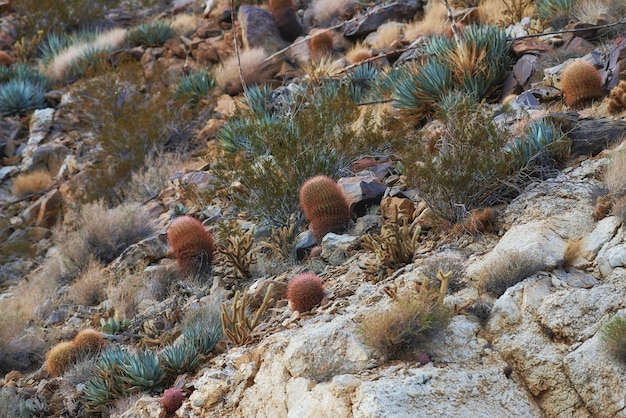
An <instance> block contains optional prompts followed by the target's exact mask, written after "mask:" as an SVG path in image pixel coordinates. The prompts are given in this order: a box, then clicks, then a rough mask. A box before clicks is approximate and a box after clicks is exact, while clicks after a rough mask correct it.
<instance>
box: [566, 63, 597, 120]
mask: <svg viewBox="0 0 626 418" xmlns="http://www.w3.org/2000/svg"><path fill="white" fill-rule="evenodd" d="M561 90H562V91H563V98H564V99H565V104H566V105H567V106H568V107H571V108H573V109H580V108H583V107H585V106H586V105H587V104H589V103H590V102H591V101H592V100H594V99H599V98H601V97H604V89H603V88H602V76H601V75H600V71H598V69H597V68H596V67H594V65H593V64H592V63H590V62H588V61H584V60H577V61H574V62H572V63H571V64H569V65H568V66H567V67H565V69H564V70H563V73H562V74H561Z"/></svg>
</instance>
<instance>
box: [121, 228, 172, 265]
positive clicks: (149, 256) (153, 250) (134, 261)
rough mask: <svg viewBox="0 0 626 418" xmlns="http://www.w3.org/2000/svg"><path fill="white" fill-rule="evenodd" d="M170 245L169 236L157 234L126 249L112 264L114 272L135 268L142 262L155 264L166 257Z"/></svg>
mask: <svg viewBox="0 0 626 418" xmlns="http://www.w3.org/2000/svg"><path fill="white" fill-rule="evenodd" d="M168 249H169V244H168V243H167V234H164V233H163V234H155V235H152V236H150V237H148V238H146V239H143V240H141V241H139V242H138V243H136V244H133V245H131V246H129V247H128V248H126V249H125V250H124V252H123V253H122V254H121V255H120V256H119V257H118V258H116V259H115V260H113V261H112V262H111V264H110V268H112V269H114V270H118V269H127V268H130V267H134V266H136V265H138V264H139V263H141V262H142V261H147V262H153V261H157V260H160V259H162V258H164V257H165V255H166V253H167V250H168Z"/></svg>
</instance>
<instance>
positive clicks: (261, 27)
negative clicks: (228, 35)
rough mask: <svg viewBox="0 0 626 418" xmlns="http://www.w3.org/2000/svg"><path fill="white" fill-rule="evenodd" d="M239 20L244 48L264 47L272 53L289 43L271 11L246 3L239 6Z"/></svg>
mask: <svg viewBox="0 0 626 418" xmlns="http://www.w3.org/2000/svg"><path fill="white" fill-rule="evenodd" d="M237 20H238V21H239V24H240V25H241V29H242V32H243V33H242V39H243V46H244V49H252V48H263V49H264V50H265V52H267V53H269V54H272V53H274V52H276V51H278V50H279V49H282V48H284V47H285V46H286V45H287V43H286V42H285V41H284V40H283V39H282V38H281V36H280V32H279V31H278V27H277V26H276V22H275V21H274V18H273V17H272V14H271V13H270V12H269V11H267V10H265V9H261V8H260V7H255V6H249V5H246V4H244V5H242V6H241V7H239V12H238V13H237Z"/></svg>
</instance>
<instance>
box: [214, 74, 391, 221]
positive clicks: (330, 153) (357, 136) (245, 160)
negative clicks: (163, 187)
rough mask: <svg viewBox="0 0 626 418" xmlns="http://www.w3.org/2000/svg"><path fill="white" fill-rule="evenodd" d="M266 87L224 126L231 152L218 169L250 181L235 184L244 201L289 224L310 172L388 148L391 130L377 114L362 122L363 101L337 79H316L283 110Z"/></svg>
mask: <svg viewBox="0 0 626 418" xmlns="http://www.w3.org/2000/svg"><path fill="white" fill-rule="evenodd" d="M261 91H262V90H261V89H255V88H254V87H251V88H249V89H248V102H247V104H246V105H243V106H240V110H239V111H238V112H237V114H238V115H239V116H238V117H237V118H236V119H233V120H231V121H229V122H228V123H227V124H226V126H225V127H224V128H223V129H222V130H221V131H220V133H219V134H218V138H219V140H220V143H221V144H222V146H223V148H224V150H226V151H227V155H226V156H225V160H224V162H223V163H222V164H221V165H220V166H219V167H218V168H217V170H216V174H218V176H220V177H221V178H222V179H223V181H224V184H232V181H234V180H238V181H239V182H241V184H242V185H243V187H241V188H238V189H235V190H233V200H234V202H235V204H236V205H237V206H238V207H239V208H241V209H244V210H246V211H247V212H249V213H250V214H251V215H253V216H254V217H256V218H259V219H261V220H262V221H264V222H267V223H269V224H271V225H273V226H284V225H287V223H288V219H289V217H290V216H291V214H292V213H293V212H295V211H296V210H297V209H298V191H299V189H300V186H301V185H302V184H303V183H304V182H305V181H306V180H307V179H309V178H311V177H313V176H316V175H320V174H324V175H327V176H329V177H331V178H336V177H338V176H339V175H341V174H342V173H347V172H348V171H347V169H348V167H349V166H350V164H351V162H353V161H354V160H355V159H356V158H358V157H359V156H361V155H364V154H376V153H378V152H381V151H382V150H383V149H384V148H385V146H386V144H385V134H384V133H383V132H382V130H381V129H380V127H377V126H375V125H374V122H373V121H372V120H371V118H364V122H363V123H362V124H360V125H357V124H355V123H354V122H355V121H356V118H357V117H358V115H359V110H358V108H357V105H356V103H355V102H354V101H353V100H351V99H350V97H349V95H348V94H347V92H346V90H345V88H342V87H337V86H336V85H334V84H329V85H326V86H324V87H319V88H316V87H314V86H310V87H309V88H308V89H307V91H305V92H302V94H294V95H293V96H290V97H289V98H286V99H284V101H283V102H282V103H281V104H280V108H279V109H277V110H274V109H272V108H270V106H269V99H268V98H267V97H262V94H259V92H261ZM251 92H254V93H251ZM253 96H254V97H259V96H261V97H262V98H260V99H251V97H253ZM268 179H271V181H268Z"/></svg>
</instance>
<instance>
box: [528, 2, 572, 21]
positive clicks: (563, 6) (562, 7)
mask: <svg viewBox="0 0 626 418" xmlns="http://www.w3.org/2000/svg"><path fill="white" fill-rule="evenodd" d="M577 2H578V0H538V1H537V5H536V6H535V7H536V10H537V14H538V15H539V16H540V17H541V18H542V19H545V18H548V17H551V16H555V15H559V14H561V13H566V12H568V11H570V10H572V9H573V8H574V6H575V5H576V3H577Z"/></svg>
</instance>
